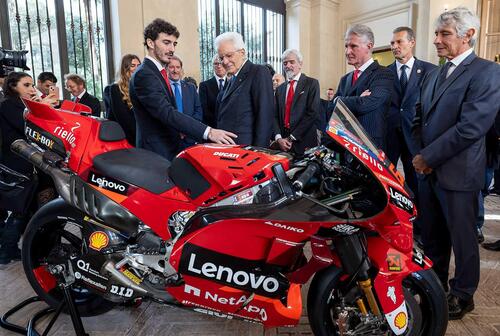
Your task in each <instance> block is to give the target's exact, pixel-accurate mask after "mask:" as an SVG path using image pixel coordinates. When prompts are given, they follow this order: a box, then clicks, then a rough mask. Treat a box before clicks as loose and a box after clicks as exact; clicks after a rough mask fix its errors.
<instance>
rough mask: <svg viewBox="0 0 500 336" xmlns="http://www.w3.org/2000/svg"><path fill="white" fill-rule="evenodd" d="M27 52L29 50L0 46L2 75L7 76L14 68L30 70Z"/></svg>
mask: <svg viewBox="0 0 500 336" xmlns="http://www.w3.org/2000/svg"><path fill="white" fill-rule="evenodd" d="M27 53H28V51H27V50H21V51H16V50H7V49H4V48H1V47H0V77H5V76H7V75H8V74H9V72H11V71H13V69H12V68H21V69H23V70H30V68H28V67H27V66H26V54H27Z"/></svg>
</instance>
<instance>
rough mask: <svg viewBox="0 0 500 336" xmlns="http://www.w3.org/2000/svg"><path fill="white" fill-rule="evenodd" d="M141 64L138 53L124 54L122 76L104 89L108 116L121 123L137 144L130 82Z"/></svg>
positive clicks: (132, 141)
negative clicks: (129, 89) (129, 88)
mask: <svg viewBox="0 0 500 336" xmlns="http://www.w3.org/2000/svg"><path fill="white" fill-rule="evenodd" d="M140 64H141V60H140V59H139V57H137V56H136V55H132V54H127V55H125V56H123V58H122V62H121V66H120V78H119V79H118V82H117V83H113V84H111V85H109V86H107V87H106V88H105V89H104V105H105V107H106V117H107V118H108V119H109V120H114V121H116V122H118V123H119V124H120V126H121V127H122V128H123V131H124V132H125V137H126V138H127V141H128V142H129V143H130V144H131V145H132V146H135V117H134V111H132V102H131V101H130V95H129V91H128V83H129V81H130V77H132V74H133V73H134V71H135V69H137V67H138V66H139V65H140Z"/></svg>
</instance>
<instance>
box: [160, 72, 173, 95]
mask: <svg viewBox="0 0 500 336" xmlns="http://www.w3.org/2000/svg"><path fill="white" fill-rule="evenodd" d="M160 72H161V75H162V77H163V79H164V80H165V83H167V88H168V92H169V93H170V95H172V86H170V80H169V79H168V76H167V70H165V69H161V71H160Z"/></svg>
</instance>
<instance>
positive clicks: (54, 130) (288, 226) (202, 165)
mask: <svg viewBox="0 0 500 336" xmlns="http://www.w3.org/2000/svg"><path fill="white" fill-rule="evenodd" d="M24 103H25V105H26V108H27V112H26V113H25V119H26V126H25V133H26V139H19V140H16V141H15V142H14V143H13V144H12V150H13V151H14V152H16V153H17V154H19V155H20V156H21V157H23V158H25V159H26V160H28V161H29V162H31V163H32V164H33V165H34V166H35V167H36V168H37V169H39V170H41V171H43V172H45V173H46V174H48V175H50V176H51V177H52V179H53V181H54V183H55V186H56V188H57V191H58V193H59V195H60V198H58V199H56V200H54V201H52V202H50V203H48V204H46V205H45V206H43V207H42V208H41V209H40V210H39V211H38V212H37V213H36V214H35V215H34V216H33V217H32V219H31V221H30V223H29V224H28V227H27V229H26V232H25V235H24V239H23V246H22V260H23V267H24V271H25V273H26V275H27V278H28V280H29V283H30V284H31V286H32V287H33V289H34V290H35V292H36V293H37V294H38V295H39V296H40V297H41V298H43V300H45V301H46V302H47V303H48V304H49V305H50V306H53V307H57V306H58V305H59V303H60V302H61V300H63V299H64V297H63V294H64V293H62V289H61V287H60V286H58V285H57V283H58V279H60V278H63V279H65V280H66V282H70V283H72V287H71V291H72V295H73V297H74V299H75V302H76V306H77V309H78V311H79V312H80V314H82V315H83V316H89V315H98V314H102V313H104V312H106V311H108V310H110V309H112V308H113V307H114V306H115V305H117V304H119V303H124V302H129V303H133V302H136V301H138V300H153V301H156V302H160V303H164V304H169V305H176V306H179V307H183V308H187V309H192V310H194V311H197V312H200V313H205V314H209V315H213V316H218V317H222V318H227V319H234V318H239V319H243V320H246V321H250V322H257V323H261V324H263V325H264V326H265V327H280V326H295V325H297V323H298V322H299V319H300V316H301V313H302V310H303V307H302V296H301V288H302V286H303V285H305V284H307V283H309V287H308V291H307V315H308V318H309V322H310V326H311V328H312V331H313V332H314V334H315V335H425V336H429V335H432V336H434V335H435V336H438V335H444V334H445V331H446V327H447V323H448V311H447V310H448V307H447V300H446V295H445V292H444V290H443V288H442V286H441V284H440V281H439V280H438V278H437V277H436V275H435V273H434V272H433V271H432V269H431V262H430V261H429V259H428V258H426V257H425V256H424V254H423V253H422V252H421V251H420V250H419V249H417V248H415V247H414V245H413V238H412V222H413V221H414V220H415V218H416V214H417V212H416V207H415V205H414V204H413V202H412V199H411V197H410V193H409V191H408V189H407V187H406V186H405V183H404V179H403V178H402V177H401V176H400V175H399V173H398V172H397V170H396V168H395V167H394V165H393V164H391V163H390V162H389V161H388V160H387V159H386V158H385V154H384V153H383V152H381V151H380V150H378V149H377V148H376V147H375V146H374V144H373V142H372V141H371V140H370V138H369V137H368V136H367V135H366V133H365V132H364V130H363V129H362V127H361V126H360V125H359V123H358V122H357V121H356V119H355V118H354V117H353V115H352V114H351V112H350V111H349V110H348V109H347V108H346V106H345V105H344V104H343V103H342V102H341V101H339V102H338V103H337V107H336V109H335V111H334V113H333V114H332V117H331V119H330V121H329V124H328V126H327V129H326V134H325V138H324V141H322V142H323V144H322V145H321V146H319V147H315V148H312V149H310V150H308V151H306V153H305V155H304V156H303V157H302V158H300V159H294V158H293V157H292V156H290V155H288V154H286V153H283V152H279V151H273V150H268V149H264V148H257V147H252V146H238V145H213V144H201V145H197V146H194V147H191V148H188V149H186V150H184V151H182V152H181V153H180V154H179V155H178V156H177V157H176V158H175V159H174V160H172V162H169V161H167V160H165V159H164V158H162V157H160V156H159V155H157V154H155V153H152V152H149V151H146V150H143V149H139V148H134V147H132V146H130V145H129V144H128V143H127V141H126V140H125V136H124V133H123V130H122V129H121V128H120V126H119V125H118V124H117V123H116V122H113V121H108V120H105V119H99V118H95V117H91V116H90V113H89V112H88V110H87V109H86V108H85V107H84V106H83V105H79V104H75V103H72V102H64V103H63V105H62V106H61V107H60V109H57V110H56V109H54V108H52V107H50V106H47V105H43V104H40V103H37V102H33V101H24Z"/></svg>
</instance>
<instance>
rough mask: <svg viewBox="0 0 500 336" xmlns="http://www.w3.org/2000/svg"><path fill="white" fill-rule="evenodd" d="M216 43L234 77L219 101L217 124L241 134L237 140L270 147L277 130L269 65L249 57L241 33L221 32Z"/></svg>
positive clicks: (221, 59)
mask: <svg viewBox="0 0 500 336" xmlns="http://www.w3.org/2000/svg"><path fill="white" fill-rule="evenodd" d="M215 47H216V49H217V53H218V54H219V60H220V61H221V62H222V64H223V66H224V68H225V69H226V72H227V74H228V75H229V76H231V79H230V80H229V81H228V84H227V85H226V88H224V93H223V94H222V95H219V98H218V101H217V108H216V110H217V112H216V113H217V127H219V128H222V129H225V130H228V131H231V132H233V133H235V134H237V135H238V138H237V139H236V143H238V144H242V145H253V146H259V147H268V146H269V143H270V141H271V136H272V132H273V117H274V101H273V99H274V98H273V84H272V79H271V76H270V75H269V69H267V67H265V66H263V65H257V64H253V63H252V62H250V61H249V60H248V59H247V56H246V46H245V43H244V42H243V37H242V36H241V35H240V34H239V33H235V32H226V33H224V34H221V35H219V36H217V38H216V39H215Z"/></svg>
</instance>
